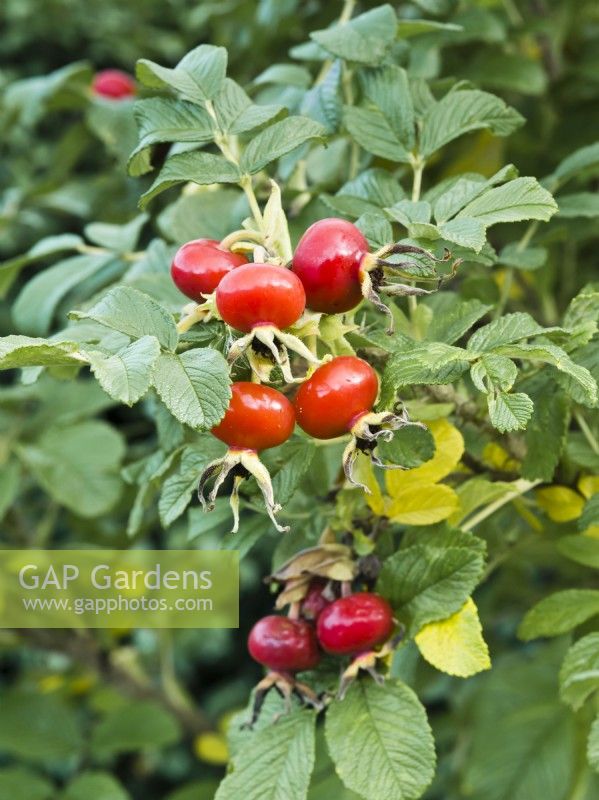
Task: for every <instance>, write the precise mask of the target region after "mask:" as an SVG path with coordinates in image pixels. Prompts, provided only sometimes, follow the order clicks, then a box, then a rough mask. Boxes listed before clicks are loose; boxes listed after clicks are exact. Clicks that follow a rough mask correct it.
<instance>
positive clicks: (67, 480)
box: [18, 420, 125, 518]
mask: <svg viewBox="0 0 599 800" xmlns="http://www.w3.org/2000/svg"><path fill="white" fill-rule="evenodd" d="M124 452H125V445H124V442H123V439H122V437H121V435H120V434H119V433H118V432H117V431H116V430H115V429H114V428H112V427H110V426H109V425H107V424H106V423H105V422H100V421H97V420H90V421H87V422H80V423H78V424H75V425H69V426H68V427H58V426H56V427H51V428H47V429H46V430H44V432H43V433H42V434H41V436H40V437H39V439H38V440H37V441H36V442H35V443H33V444H26V445H25V444H24V445H20V446H19V449H18V455H19V457H20V458H21V459H22V460H23V461H24V462H25V464H26V465H27V467H28V468H29V469H30V470H31V472H32V473H33V476H34V478H35V479H36V480H37V481H38V482H39V483H40V484H41V486H42V487H43V488H44V489H45V490H46V491H47V492H48V493H49V494H50V495H52V497H53V498H54V499H55V500H56V501H57V502H58V503H60V504H61V505H64V506H66V507H67V508H69V509H71V511H74V512H75V513H76V514H79V515H80V516H82V517H86V518H87V517H96V516H99V515H101V514H105V513H106V512H107V511H109V510H110V509H111V508H112V507H113V506H114V504H115V503H116V501H117V500H118V498H119V495H120V493H121V480H120V477H119V474H118V473H119V467H120V463H121V460H122V458H123V456H124Z"/></svg>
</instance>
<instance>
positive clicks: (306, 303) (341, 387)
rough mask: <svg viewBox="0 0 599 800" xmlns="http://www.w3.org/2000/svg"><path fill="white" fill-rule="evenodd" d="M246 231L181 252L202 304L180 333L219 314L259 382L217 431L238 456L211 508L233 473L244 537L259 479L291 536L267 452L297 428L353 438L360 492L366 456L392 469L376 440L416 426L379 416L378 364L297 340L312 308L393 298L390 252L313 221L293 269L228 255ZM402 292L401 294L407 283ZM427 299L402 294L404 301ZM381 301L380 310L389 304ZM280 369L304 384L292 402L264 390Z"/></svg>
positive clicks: (213, 477)
mask: <svg viewBox="0 0 599 800" xmlns="http://www.w3.org/2000/svg"><path fill="white" fill-rule="evenodd" d="M238 233H239V237H238V238H237V239H236V236H235V235H230V236H229V237H227V238H226V239H224V240H223V242H222V243H219V242H217V241H214V240H209V239H198V240H194V241H191V242H188V243H187V244H185V245H183V246H182V247H181V248H180V249H179V250H178V251H177V253H176V255H175V257H174V260H173V263H172V267H171V275H172V278H173V280H174V282H175V284H176V285H177V287H178V288H179V289H180V291H181V292H183V294H185V295H187V297H189V298H191V299H192V300H194V301H195V302H196V303H198V304H199V305H197V306H195V307H194V308H193V309H192V310H191V311H190V312H189V313H188V315H187V316H183V317H182V319H181V321H180V322H179V330H180V331H181V332H185V331H186V330H188V329H189V328H190V327H191V325H193V324H194V323H195V322H199V321H204V320H207V319H209V318H210V317H212V316H213V315H217V316H218V317H219V318H220V319H221V320H223V321H224V322H225V323H226V324H227V325H228V326H229V329H230V330H231V331H236V332H238V333H240V334H242V336H240V337H239V338H236V339H233V340H232V341H231V343H230V347H229V349H228V360H229V363H231V364H232V363H234V362H235V361H236V360H237V359H238V358H239V357H240V356H241V355H242V354H245V355H246V356H247V358H248V361H249V365H250V367H251V370H252V376H253V378H254V380H256V381H257V382H249V381H239V382H236V383H233V385H232V397H231V401H230V404H229V407H228V410H227V412H226V413H225V416H224V418H223V419H222V421H221V422H220V423H219V424H218V425H216V426H215V427H214V428H213V429H212V433H213V435H214V436H216V437H217V438H218V439H220V440H222V441H223V442H225V444H227V445H228V447H229V450H228V453H227V455H226V456H225V457H224V458H223V459H219V460H217V461H215V462H213V463H212V464H210V465H209V466H208V467H207V469H206V470H205V472H204V473H203V475H202V476H201V478H200V481H199V496H200V500H201V501H202V503H203V504H204V506H205V507H209V508H210V507H213V505H214V502H215V498H216V494H217V492H218V490H219V488H220V487H221V485H222V484H223V482H224V480H225V479H226V477H227V476H228V475H231V476H232V477H233V479H234V480H233V490H232V495H231V505H232V508H233V513H234V518H235V524H234V527H233V530H234V531H235V530H237V526H238V488H239V484H240V483H241V481H242V480H243V479H244V478H245V477H247V476H248V474H251V475H253V476H254V477H255V478H256V480H257V482H258V484H259V486H260V488H261V489H262V492H263V495H264V500H265V505H266V508H267V510H268V513H269V515H270V517H271V519H272V521H273V523H274V524H275V526H276V527H277V528H278V529H279V530H286V529H285V528H282V527H281V526H280V525H279V524H278V523H277V521H276V519H275V514H276V513H277V511H278V510H280V509H279V506H278V505H277V504H276V502H275V499H274V496H273V491H272V484H271V482H270V476H269V475H268V472H267V470H266V468H265V467H264V465H263V464H262V462H260V460H259V459H258V456H257V454H258V453H259V452H260V451H262V450H266V449H268V448H271V447H276V446H277V445H280V444H283V442H285V441H286V440H287V439H288V438H289V437H290V436H291V434H292V432H293V430H294V427H295V423H296V422H297V424H298V425H299V427H300V428H302V430H303V431H305V433H307V434H308V435H310V436H312V437H314V438H316V439H334V438H337V437H341V436H344V435H346V434H351V438H350V441H349V442H348V444H347V447H346V450H345V453H344V457H343V463H344V469H345V473H346V475H347V478H348V479H349V480H350V481H351V482H352V483H354V484H355V485H360V484H357V483H356V481H354V478H353V465H354V462H355V460H356V457H357V454H358V451H362V452H365V453H367V454H368V455H369V456H370V457H371V459H372V460H373V462H374V463H375V464H377V465H378V466H383V467H388V466H389V465H385V464H382V463H381V462H380V460H379V459H378V458H377V456H376V455H375V454H374V452H373V451H374V450H375V448H376V445H377V441H378V440H380V439H384V440H387V441H389V439H390V438H391V437H392V436H393V431H394V430H396V429H397V428H399V427H402V426H403V425H406V424H410V423H409V420H408V419H407V417H406V415H405V412H402V413H400V414H399V415H398V414H394V413H390V412H383V413H373V411H372V409H373V407H374V404H375V402H376V398H377V394H378V378H377V375H376V373H375V371H374V370H373V369H372V367H371V366H370V365H369V364H367V363H366V362H365V361H363V360H362V359H360V358H357V357H355V356H337V357H331V356H330V355H329V356H325V357H324V358H323V359H320V358H319V357H318V354H317V352H316V350H315V348H314V347H313V349H310V348H308V347H307V345H306V344H305V343H304V342H303V341H302V339H301V338H300V336H299V335H296V334H295V333H294V332H293V326H296V330H297V331H298V332H301V325H302V323H301V322H299V321H300V318H301V317H302V315H303V314H304V311H305V310H306V308H308V309H309V310H310V311H312V312H320V313H321V314H322V313H324V314H339V313H342V312H346V311H349V310H351V309H353V308H355V307H357V305H358V304H359V303H360V302H361V301H362V299H363V298H364V297H369V298H371V299H372V298H373V295H374V294H376V293H377V292H378V290H380V289H384V290H385V291H387V290H388V288H387V287H386V286H384V287H383V286H382V281H381V276H382V274H383V270H384V269H385V265H388V264H389V263H390V262H387V261H385V260H384V259H383V258H382V257H381V253H382V251H379V253H377V254H371V253H369V250H368V243H367V241H366V239H365V237H364V236H363V234H362V232H361V231H360V230H359V229H358V228H357V227H356V226H355V225H353V224H352V223H351V222H347V221H345V220H341V219H334V218H332V219H324V220H321V221H319V222H316V223H314V224H313V225H312V226H311V227H310V228H309V229H308V230H307V231H306V232H305V234H304V235H303V237H302V238H301V240H300V242H299V244H298V246H297V248H296V251H295V254H294V256H293V261H292V263H291V265H289V266H290V268H288V267H287V266H284V265H281V264H273V263H257V262H256V261H254V262H249V261H248V259H247V258H246V256H245V255H244V254H243V253H241V252H235V251H234V250H231V249H228V247H227V244H228V243H230V244H231V247H233V248H235V246H236V244H237V243H238V242H239V243H240V244H241V242H240V239H243V237H244V235H245V232H244V231H240V232H238ZM247 236H248V237H250V236H251V234H250V233H248V234H247ZM241 247H242V248H243V247H245V249H246V251H247V250H248V248H251V247H252V245H248V244H247V242H246V243H245V245H244V244H241ZM385 252H386V253H398V252H418V253H419V254H422V253H426V255H427V256H429V255H430V257H431V258H434V256H432V254H428V253H427V252H426V251H422V250H421V249H419V248H414V247H411V246H407V245H390V246H389V247H388V248H386V251H385ZM392 266H393V268H395V267H397V264H394V265H392ZM393 286H394V289H397V287H398V286H402V285H401V284H394V285H393ZM375 287H376V291H375ZM404 289H405V291H403V290H404ZM424 291H425V290H422V289H413V288H412V287H403V289H402V292H403V293H404V294H405V293H412V292H415V293H422V292H424ZM393 293H395V294H397V293H399V292H398V291H394V292H393ZM376 298H378V294H376ZM376 303H377V305H380V298H379V299H376ZM290 350H292V351H294V352H295V353H297V354H298V355H299V356H301V357H302V358H303V359H304V360H305V361H307V362H308V367H309V373H308V375H307V376H306V377H303V378H300V379H298V378H295V377H294V376H293V374H292V373H291V368H290V362H289V351H290ZM275 367H279V368H280V370H281V373H282V375H283V378H284V380H285V381H286V382H287V383H296V382H298V381H301V382H302V385H301V386H300V388H299V390H298V391H297V393H296V395H295V398H294V399H293V400H292V401H290V400H289V399H288V398H287V397H286V396H285V395H284V394H283V393H282V392H280V391H278V390H276V389H274V388H271V387H269V386H265V385H263V384H262V383H261V382H260V381H268V380H269V379H270V374H271V372H272V370H273V369H274V368H275ZM210 481H213V482H214V483H213V488H212V490H211V492H210V493H209V495H208V498H207V499H206V498H205V496H204V490H205V487H206V485H207V484H208V482H210Z"/></svg>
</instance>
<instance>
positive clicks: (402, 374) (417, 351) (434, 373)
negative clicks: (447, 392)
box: [383, 342, 469, 397]
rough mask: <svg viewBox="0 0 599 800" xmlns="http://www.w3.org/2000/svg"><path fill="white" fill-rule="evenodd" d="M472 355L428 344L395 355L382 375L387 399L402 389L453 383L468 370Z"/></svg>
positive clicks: (460, 349) (459, 348)
mask: <svg viewBox="0 0 599 800" xmlns="http://www.w3.org/2000/svg"><path fill="white" fill-rule="evenodd" d="M468 357H469V354H468V352H467V351H466V350H463V349H462V348H461V347H453V346H452V345H448V344H443V343H442V342H427V343H426V344H422V345H417V346H415V347H413V348H412V349H411V350H408V351H407V352H401V351H399V352H395V353H393V354H392V356H391V358H390V359H389V361H388V362H387V366H386V367H385V371H384V373H383V387H386V388H384V389H383V392H384V394H385V396H386V397H388V396H389V395H390V394H394V393H395V391H396V390H397V389H398V388H399V387H400V386H409V385H413V384H419V383H422V384H426V383H452V382H453V381H454V380H456V379H457V378H459V376H460V375H462V374H463V373H464V372H465V371H466V370H467V369H468V366H469V365H468V360H467V359H468Z"/></svg>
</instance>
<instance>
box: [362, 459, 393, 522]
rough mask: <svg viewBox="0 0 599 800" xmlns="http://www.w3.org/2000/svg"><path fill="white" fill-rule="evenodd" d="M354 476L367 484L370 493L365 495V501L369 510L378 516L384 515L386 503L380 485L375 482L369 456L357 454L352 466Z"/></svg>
mask: <svg viewBox="0 0 599 800" xmlns="http://www.w3.org/2000/svg"><path fill="white" fill-rule="evenodd" d="M354 478H355V479H356V480H357V481H359V482H360V483H363V484H364V486H367V487H368V489H369V490H370V494H367V495H366V502H367V503H368V505H369V506H370V508H371V510H372V511H374V513H375V514H377V515H378V516H379V517H382V516H384V515H385V514H386V513H387V512H386V506H387V503H386V501H385V497H384V496H383V493H382V492H381V487H380V486H379V484H378V482H377V479H376V477H375V474H374V470H373V468H372V464H371V463H370V459H369V458H366V457H365V456H362V455H360V456H358V459H357V461H356V463H355V466H354Z"/></svg>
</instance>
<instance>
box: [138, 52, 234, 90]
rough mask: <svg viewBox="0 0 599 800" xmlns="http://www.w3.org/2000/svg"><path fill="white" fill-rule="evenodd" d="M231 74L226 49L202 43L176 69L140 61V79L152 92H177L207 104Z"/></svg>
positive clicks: (143, 60)
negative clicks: (155, 90) (169, 89)
mask: <svg viewBox="0 0 599 800" xmlns="http://www.w3.org/2000/svg"><path fill="white" fill-rule="evenodd" d="M226 71H227V51H226V50H225V48H224V47H214V46H212V45H209V44H201V45H200V46H199V47H196V48H195V49H194V50H190V52H189V53H187V54H186V55H185V56H184V57H183V58H182V59H181V61H179V63H178V64H177V66H176V67H175V68H174V69H169V68H168V67H161V66H160V64H155V63H154V62H153V61H149V60H148V59H145V58H142V59H141V60H140V61H138V62H137V67H136V75H137V78H138V80H140V81H141V82H142V83H144V84H145V85H146V86H149V87H150V88H152V89H164V88H171V89H175V90H176V91H177V92H178V93H179V94H180V95H181V97H182V98H183V99H184V100H191V101H192V102H193V103H204V102H205V101H206V100H210V99H212V98H213V97H214V96H215V95H216V94H217V93H218V92H219V91H220V89H221V87H222V85H223V81H224V80H225V74H226Z"/></svg>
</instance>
